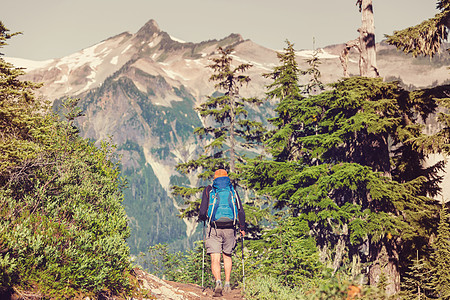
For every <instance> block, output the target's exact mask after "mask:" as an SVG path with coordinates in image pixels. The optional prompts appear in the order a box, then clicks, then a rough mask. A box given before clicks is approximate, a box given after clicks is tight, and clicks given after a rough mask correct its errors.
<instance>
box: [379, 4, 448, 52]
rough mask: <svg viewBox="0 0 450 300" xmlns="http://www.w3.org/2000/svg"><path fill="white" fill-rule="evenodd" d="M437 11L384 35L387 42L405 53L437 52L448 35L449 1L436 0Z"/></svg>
mask: <svg viewBox="0 0 450 300" xmlns="http://www.w3.org/2000/svg"><path fill="white" fill-rule="evenodd" d="M437 9H438V10H439V13H437V14H436V15H435V16H434V17H433V18H430V19H428V20H425V21H423V22H422V23H420V24H418V25H416V26H412V27H409V28H406V29H403V30H399V31H394V34H392V35H386V37H387V38H388V39H387V42H388V43H389V44H391V45H395V46H396V47H397V48H398V49H402V50H403V51H404V52H405V53H411V54H412V55H413V56H414V57H416V56H418V55H423V56H433V55H435V54H436V53H438V52H439V50H440V48H441V45H442V43H443V42H444V41H445V40H446V39H447V37H448V29H449V28H450V1H449V0H438V1H437Z"/></svg>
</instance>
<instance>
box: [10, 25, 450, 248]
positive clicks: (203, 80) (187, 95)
mask: <svg viewBox="0 0 450 300" xmlns="http://www.w3.org/2000/svg"><path fill="white" fill-rule="evenodd" d="M219 46H221V47H227V46H232V47H233V48H234V50H235V51H234V53H233V61H234V62H235V63H236V64H240V63H250V64H252V65H253V67H252V68H251V69H250V70H249V72H247V75H249V76H250V78H251V81H250V83H249V84H248V86H246V87H243V88H242V89H241V94H242V96H246V97H247V96H263V95H264V92H265V88H264V87H265V85H267V84H268V81H267V79H265V78H263V76H262V74H264V73H269V72H271V71H272V70H273V67H275V66H276V65H278V59H277V53H276V51H275V50H272V49H268V48H265V47H263V46H261V45H258V44H256V43H254V42H252V41H251V40H245V39H244V38H243V37H242V36H240V35H239V34H231V35H229V36H227V37H225V38H223V39H220V40H209V41H204V42H201V43H190V42H185V41H181V40H179V39H177V38H174V37H172V36H170V35H169V34H168V33H166V32H164V31H162V30H161V29H160V28H159V27H158V25H157V23H156V22H155V21H154V20H150V21H149V22H147V23H146V24H145V25H144V26H143V27H142V28H141V29H140V30H139V31H138V32H136V33H128V32H125V33H121V34H119V35H116V36H114V37H111V38H108V39H106V40H104V41H102V42H100V43H98V44H95V45H93V46H91V47H88V48H86V49H83V50H81V51H79V52H77V53H74V54H72V55H69V56H66V57H62V58H57V59H53V60H48V61H43V62H33V61H27V60H20V59H14V58H5V59H6V60H7V61H9V62H11V63H13V64H14V65H15V66H17V67H25V68H26V71H27V74H26V75H25V76H24V78H25V79H27V80H32V81H35V82H43V83H44V86H43V87H42V88H41V89H40V90H39V93H40V94H42V95H43V96H44V97H45V98H47V99H49V100H52V101H54V106H58V105H59V104H60V103H61V101H62V99H63V98H65V97H76V98H80V103H79V105H80V106H81V107H82V109H83V110H84V113H85V116H84V117H81V118H80V119H79V120H78V122H79V123H78V124H79V127H80V129H81V132H82V134H83V135H84V136H85V137H88V138H92V139H94V140H105V139H108V137H109V136H112V140H113V143H115V144H117V145H118V149H119V152H120V153H121V154H122V156H123V157H122V164H123V170H124V174H125V175H126V176H127V177H128V182H129V188H128V189H127V190H125V200H124V205H125V207H126V210H127V213H128V216H129V219H130V226H131V228H132V234H131V237H130V240H129V244H130V247H131V251H132V253H133V254H138V253H139V251H145V250H146V249H147V248H148V246H149V245H153V244H155V243H158V242H160V243H163V242H166V243H171V242H174V241H175V240H177V239H178V240H179V242H178V244H180V241H181V247H188V244H189V238H187V237H190V236H192V235H193V233H194V231H195V222H194V221H193V220H184V223H183V222H182V221H181V220H179V219H178V218H177V217H176V214H177V210H176V208H177V207H179V205H180V204H179V203H178V202H177V201H176V199H173V198H171V197H170V194H169V191H170V186H171V185H172V184H175V183H189V182H190V183H191V184H195V181H194V178H190V177H188V176H185V175H181V174H178V173H177V171H176V168H175V166H176V164H178V163H181V162H185V161H187V160H189V159H191V158H193V156H194V155H195V154H196V153H197V152H198V151H199V149H201V147H199V146H198V145H197V143H198V142H197V141H196V140H194V138H193V135H192V131H193V128H194V127H197V126H199V125H201V120H200V118H199V116H198V114H197V112H196V111H195V110H194V107H195V106H197V105H198V104H199V103H200V102H201V101H203V100H204V99H205V98H206V97H207V96H210V95H211V94H212V93H214V91H215V89H214V84H213V83H212V82H210V81H209V77H210V76H211V70H210V69H209V68H207V66H208V65H209V64H211V60H210V59H211V58H212V57H217V52H216V50H217V48H218V47H219ZM342 48H343V45H334V46H330V47H326V48H325V49H319V50H318V55H319V58H320V61H321V65H320V71H321V74H322V80H323V82H325V83H330V82H333V81H336V80H338V79H339V78H341V76H342V67H341V65H340V61H339V53H340V51H341V50H342ZM312 53H313V51H311V50H302V51H298V52H297V56H298V62H299V65H300V68H302V69H306V68H307V67H308V66H307V63H306V62H305V60H306V59H308V58H310V57H311V55H312ZM426 60H427V59H426ZM447 65H448V63H447V64H445V63H444V64H434V65H433V63H431V62H428V63H427V62H426V61H423V60H422V61H420V63H412V62H411V58H409V57H407V56H404V55H402V54H400V53H397V52H396V50H395V49H392V47H390V46H387V45H384V44H380V45H378V67H379V70H380V72H381V74H382V76H385V77H391V78H394V77H395V78H401V79H402V80H403V81H404V82H405V84H408V85H415V86H420V87H422V86H428V85H430V84H432V83H433V82H437V83H442V82H443V81H444V80H445V79H447V78H448V70H447V68H446V67H447ZM349 72H350V73H353V74H357V73H358V65H357V58H356V57H355V56H350V62H349ZM303 80H304V81H305V82H306V81H308V80H309V79H308V78H304V79H303ZM266 113H267V112H265V111H264V108H259V109H257V111H256V115H264V114H266Z"/></svg>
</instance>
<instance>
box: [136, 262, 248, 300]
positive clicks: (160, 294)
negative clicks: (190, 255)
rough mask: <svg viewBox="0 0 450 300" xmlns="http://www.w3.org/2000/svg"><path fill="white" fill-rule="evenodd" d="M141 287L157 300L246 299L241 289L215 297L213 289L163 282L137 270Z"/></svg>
mask: <svg viewBox="0 0 450 300" xmlns="http://www.w3.org/2000/svg"><path fill="white" fill-rule="evenodd" d="M135 272H136V274H137V278H138V280H139V283H140V285H141V287H142V288H143V289H145V290H147V291H149V292H151V294H152V295H153V296H154V297H155V298H156V299H173V300H206V299H217V300H236V299H245V298H244V297H243V296H242V294H241V290H240V289H233V290H231V292H230V293H224V294H223V296H222V297H213V296H212V295H213V291H212V289H211V288H206V289H205V291H202V290H203V288H202V287H201V286H199V285H196V284H185V283H179V282H172V281H168V280H162V279H160V278H158V277H156V276H154V275H152V274H148V273H146V272H144V271H142V270H140V269H136V270H135Z"/></svg>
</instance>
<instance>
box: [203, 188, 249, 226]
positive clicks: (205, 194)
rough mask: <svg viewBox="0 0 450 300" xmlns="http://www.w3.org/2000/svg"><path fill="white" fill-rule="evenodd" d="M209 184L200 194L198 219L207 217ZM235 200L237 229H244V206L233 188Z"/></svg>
mask: <svg viewBox="0 0 450 300" xmlns="http://www.w3.org/2000/svg"><path fill="white" fill-rule="evenodd" d="M211 189H212V187H211V185H208V186H207V187H206V188H205V189H204V190H203V194H202V203H201V204H200V212H199V216H198V219H199V220H200V221H206V219H207V213H208V206H209V192H211ZM235 192H236V196H237V201H238V219H239V230H243V231H245V229H246V228H245V212H244V208H243V207H242V202H241V197H239V194H238V192H237V191H236V190H235Z"/></svg>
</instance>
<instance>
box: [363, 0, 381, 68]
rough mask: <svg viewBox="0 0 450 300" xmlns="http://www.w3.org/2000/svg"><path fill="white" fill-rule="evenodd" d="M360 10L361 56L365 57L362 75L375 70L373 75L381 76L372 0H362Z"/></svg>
mask: <svg viewBox="0 0 450 300" xmlns="http://www.w3.org/2000/svg"><path fill="white" fill-rule="evenodd" d="M360 11H361V12H362V14H361V16H362V17H361V28H360V29H359V30H358V31H359V40H360V44H361V56H362V57H363V58H364V61H363V65H362V68H361V70H362V72H361V76H369V72H373V73H372V75H374V77H379V76H380V74H379V73H378V68H377V53H376V49H375V25H374V18H373V5H372V0H361V6H360Z"/></svg>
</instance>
